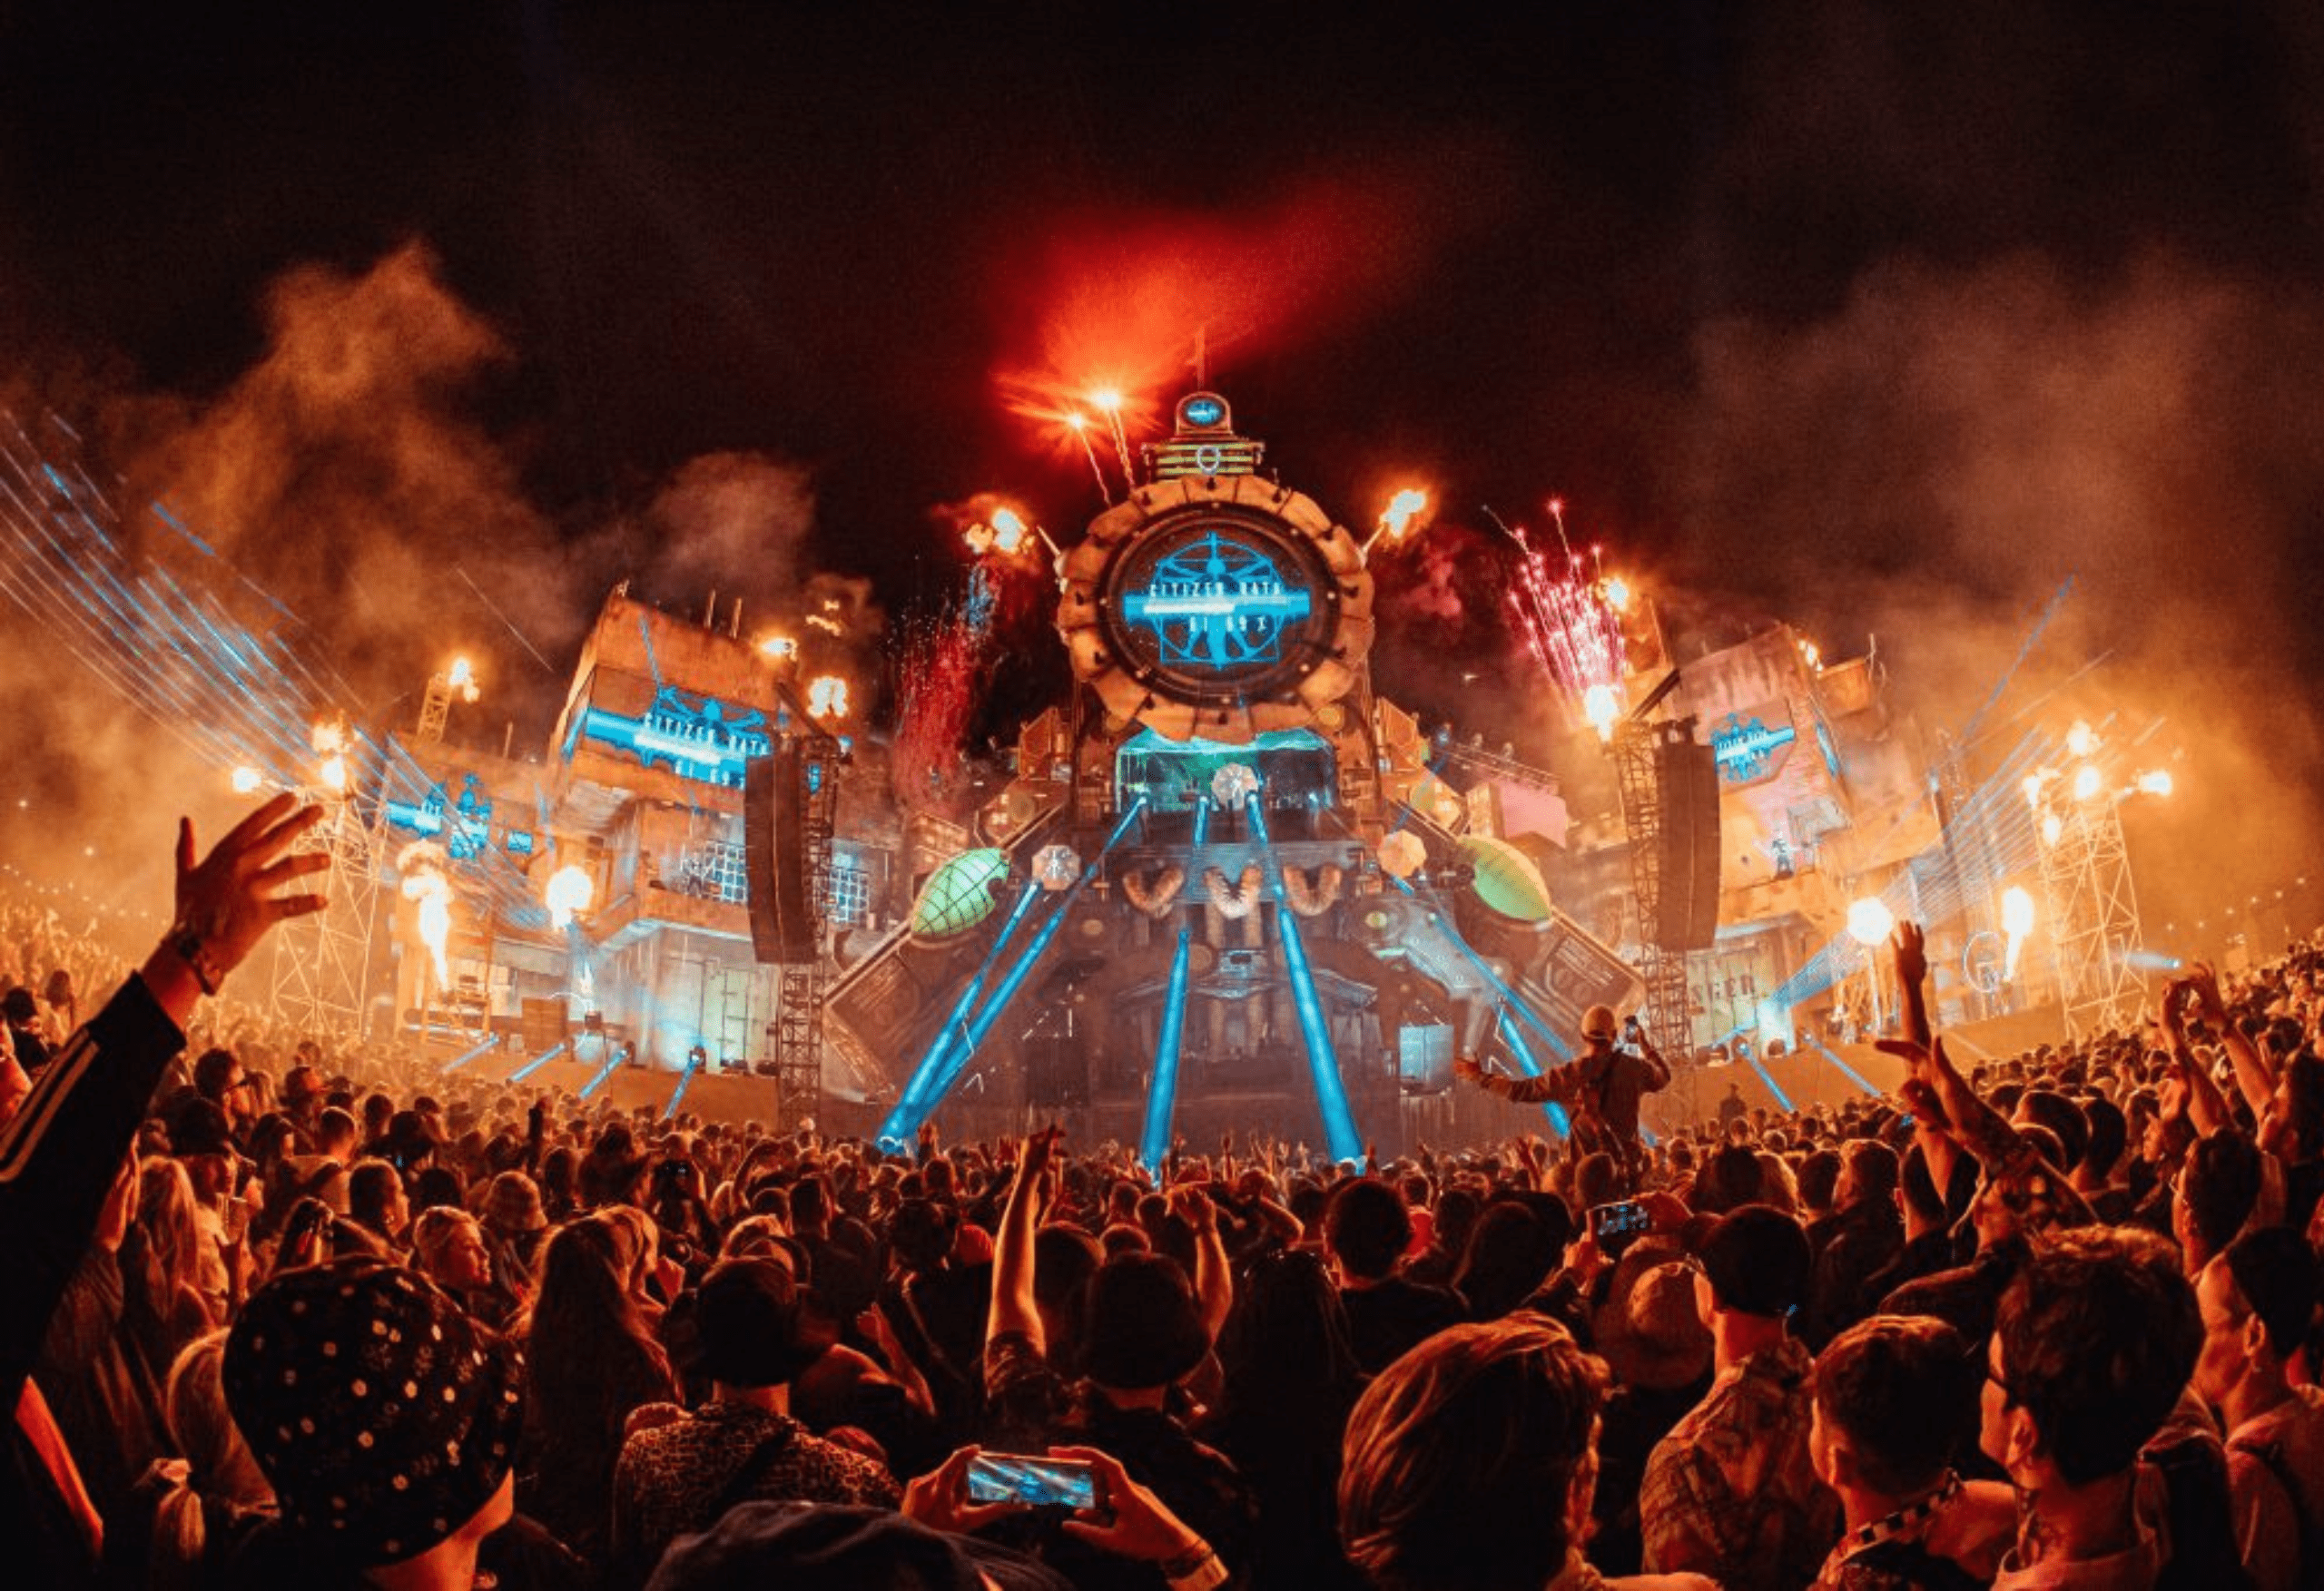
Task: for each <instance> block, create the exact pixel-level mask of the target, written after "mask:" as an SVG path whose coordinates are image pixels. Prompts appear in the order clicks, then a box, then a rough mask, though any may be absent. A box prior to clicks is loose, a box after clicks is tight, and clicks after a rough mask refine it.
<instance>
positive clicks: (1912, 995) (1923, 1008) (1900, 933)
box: [1890, 919, 1935, 1049]
mask: <svg viewBox="0 0 2324 1591" xmlns="http://www.w3.org/2000/svg"><path fill="white" fill-rule="evenodd" d="M1890 943H1891V944H1892V945H1893V946H1894V947H1895V948H1896V994H1897V999H1898V1003H1899V1008H1900V1009H1902V1010H1903V1012H1904V1014H1905V1037H1906V1038H1907V1039H1909V1040H1911V1041H1912V1042H1913V1043H1915V1044H1916V1045H1919V1046H1921V1047H1922V1048H1923V1049H1927V1048H1928V1047H1929V1046H1931V1044H1932V1043H1933V1042H1934V1040H1935V1034H1934V1031H1933V1030H1932V1029H1931V1028H1930V1026H1929V1022H1928V990H1927V984H1928V947H1927V945H1926V942H1925V939H1924V938H1923V936H1922V934H1921V925H1920V924H1918V923H1916V922H1913V921H1911V920H1910V919H1906V920H1905V921H1901V922H1899V923H1897V925H1896V933H1895V935H1894V936H1893V937H1892V938H1891V940H1890Z"/></svg>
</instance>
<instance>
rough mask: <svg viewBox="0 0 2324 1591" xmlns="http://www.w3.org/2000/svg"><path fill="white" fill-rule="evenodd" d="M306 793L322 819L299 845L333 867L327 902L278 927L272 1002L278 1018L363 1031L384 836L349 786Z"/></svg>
mask: <svg viewBox="0 0 2324 1591" xmlns="http://www.w3.org/2000/svg"><path fill="white" fill-rule="evenodd" d="M304 793H305V797H306V799H308V800H314V801H317V802H319V803H320V805H321V806H322V808H323V820H322V821H321V822H320V823H318V824H316V825H315V826H314V828H312V829H310V830H308V831H307V832H306V834H304V835H303V836H301V837H300V840H299V843H298V847H297V849H298V850H301V851H305V852H310V853H311V852H315V851H321V852H324V853H326V854H328V855H329V856H330V868H329V869H327V870H326V871H325V872H324V873H323V874H322V875H321V876H320V879H318V880H317V882H316V883H315V885H314V888H316V889H320V891H321V893H322V896H323V899H324V900H325V901H326V902H327V903H328V904H327V905H326V906H325V907H324V908H323V909H322V910H321V911H319V912H316V913H314V914H313V915H312V916H310V917H303V918H293V919H291V921H289V922H286V923H284V924H282V925H281V927H280V928H276V929H275V931H274V964H273V967H272V968H271V973H272V976H271V981H270V984H269V987H268V992H267V1008H268V1009H269V1010H270V1011H271V1013H272V1014H273V1016H275V1018H276V1019H277V1020H278V1021H282V1022H290V1023H296V1024H300V1025H302V1026H305V1027H306V1028H308V1029H309V1030H310V1031H312V1032H316V1033H319V1034H320V1033H328V1034H331V1035H334V1036H338V1035H352V1036H356V1037H362V1036H366V1034H367V1032H368V1029H369V1022H370V1000H369V994H370V984H371V960H372V949H373V936H374V934H375V933H376V931H377V929H378V927H379V836H378V835H377V834H376V833H375V832H373V830H372V827H371V825H370V824H369V823H368V822H367V821H366V820H364V817H363V814H362V812H361V810H360V809H359V807H358V805H357V803H356V802H355V801H354V800H350V798H349V797H348V796H347V795H345V794H344V793H342V792H340V791H307V792H304Z"/></svg>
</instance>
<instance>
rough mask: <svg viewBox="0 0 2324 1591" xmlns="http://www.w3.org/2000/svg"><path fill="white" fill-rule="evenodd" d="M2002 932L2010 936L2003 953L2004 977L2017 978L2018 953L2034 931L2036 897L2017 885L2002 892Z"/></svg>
mask: <svg viewBox="0 0 2324 1591" xmlns="http://www.w3.org/2000/svg"><path fill="white" fill-rule="evenodd" d="M2001 926H2002V931H2003V932H2004V933H2005V934H2007V935H2008V936H2009V938H2008V940H2007V944H2006V947H2005V948H2004V950H2003V952H2002V976H2003V977H2016V976H2017V952H2018V951H2019V949H2020V948H2023V947H2024V943H2025V940H2026V937H2027V936H2028V935H2030V934H2031V933H2033V897H2032V896H2031V895H2028V894H2027V893H2026V892H2025V890H2024V889H2023V888H2022V887H2020V886H2018V885H2015V884H2012V885H2011V886H2010V887H2009V888H2008V889H2004V890H2003V891H2002V892H2001Z"/></svg>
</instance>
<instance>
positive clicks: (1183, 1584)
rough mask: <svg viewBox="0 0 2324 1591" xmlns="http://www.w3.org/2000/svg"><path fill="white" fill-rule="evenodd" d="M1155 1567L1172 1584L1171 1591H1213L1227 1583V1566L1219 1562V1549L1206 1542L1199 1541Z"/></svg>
mask: <svg viewBox="0 0 2324 1591" xmlns="http://www.w3.org/2000/svg"><path fill="white" fill-rule="evenodd" d="M1156 1567H1157V1568H1158V1569H1160V1570H1161V1571H1162V1577H1163V1578H1164V1579H1165V1580H1167V1581H1168V1582H1169V1583H1170V1586H1171V1591H1212V1588H1213V1587H1215V1586H1224V1585H1225V1584H1226V1565H1224V1564H1222V1563H1220V1562H1219V1561H1218V1549H1217V1548H1216V1547H1212V1546H1211V1545H1210V1544H1209V1543H1208V1542H1206V1541H1197V1542H1196V1543H1195V1545H1194V1546H1193V1547H1190V1548H1188V1549H1187V1551H1185V1552H1183V1553H1180V1554H1179V1555H1178V1556H1177V1557H1174V1558H1167V1559H1165V1560H1164V1561H1163V1562H1161V1563H1159V1564H1157V1565H1156Z"/></svg>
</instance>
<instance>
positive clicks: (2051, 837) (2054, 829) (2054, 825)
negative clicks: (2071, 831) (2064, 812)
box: [2042, 812, 2066, 845]
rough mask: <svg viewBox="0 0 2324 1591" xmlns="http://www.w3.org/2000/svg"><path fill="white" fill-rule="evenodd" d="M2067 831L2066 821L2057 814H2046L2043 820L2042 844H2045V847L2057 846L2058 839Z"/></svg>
mask: <svg viewBox="0 0 2324 1591" xmlns="http://www.w3.org/2000/svg"><path fill="white" fill-rule="evenodd" d="M2065 831H2066V824H2065V820H2064V819H2063V818H2061V817H2059V816H2058V815H2057V814H2056V813H2055V812H2049V813H2045V814H2044V815H2043V819H2042V843H2043V844H2044V845H2055V844H2057V842H2058V837H2059V836H2060V835H2062V834H2063V833H2064V832H2065Z"/></svg>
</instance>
